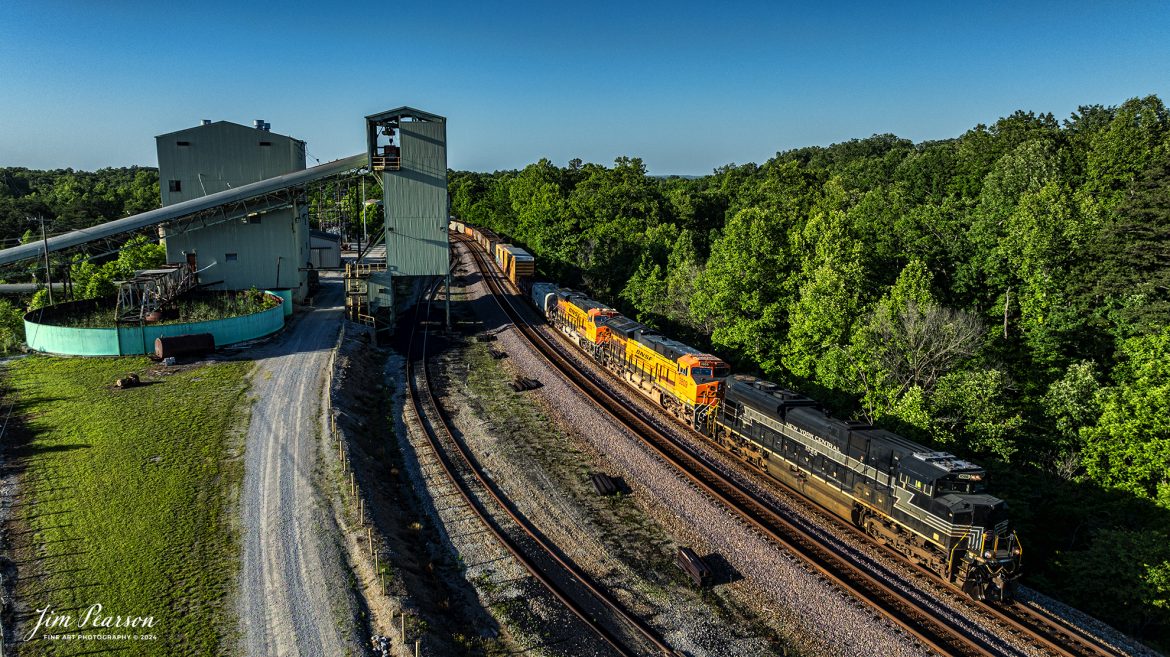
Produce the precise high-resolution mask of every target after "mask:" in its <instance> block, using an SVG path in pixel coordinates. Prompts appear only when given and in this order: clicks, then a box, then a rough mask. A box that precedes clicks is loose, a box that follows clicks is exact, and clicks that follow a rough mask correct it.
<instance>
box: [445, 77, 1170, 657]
mask: <svg viewBox="0 0 1170 657" xmlns="http://www.w3.org/2000/svg"><path fill="white" fill-rule="evenodd" d="M450 191H451V200H452V208H453V212H454V214H455V215H456V216H458V217H459V218H461V219H463V220H465V221H467V222H469V223H472V224H476V225H482V226H488V227H490V228H492V229H494V230H496V231H498V232H500V233H501V234H504V235H506V236H508V237H509V238H510V239H511V240H512V241H514V242H516V243H518V244H521V245H523V246H525V247H527V248H528V249H530V250H531V251H532V252H533V253H535V255H536V256H537V259H538V262H539V263H540V269H541V270H542V273H543V274H544V275H545V276H546V277H548V278H550V279H552V280H557V281H560V282H562V283H565V284H570V285H574V286H580V287H583V288H585V289H586V290H588V291H589V292H591V293H592V294H593V295H594V296H596V297H597V298H599V299H601V300H603V301H606V302H608V303H610V304H613V305H615V306H617V307H619V308H620V309H622V310H623V311H625V312H627V313H628V314H630V315H632V316H635V317H636V318H638V319H639V320H641V321H643V322H646V323H649V324H652V325H655V326H657V327H658V328H660V329H662V330H664V331H666V332H668V333H671V334H673V335H676V336H678V337H681V338H684V339H686V340H690V341H692V342H694V343H695V344H696V346H702V347H704V348H710V349H712V350H714V352H715V353H717V354H719V355H721V356H722V357H724V358H726V359H727V360H729V361H730V362H732V363H733V364H734V365H735V367H736V368H737V369H738V370H740V371H746V372H757V373H760V374H762V375H764V376H766V377H767V378H769V379H772V380H775V381H778V382H782V383H784V384H787V385H789V386H792V387H794V388H796V389H797V390H800V391H803V392H805V393H807V394H810V395H812V396H815V397H817V398H819V399H822V400H825V401H826V402H827V403H828V404H829V405H831V406H832V407H833V408H834V409H835V410H837V411H838V412H839V413H842V414H844V415H847V416H856V417H859V418H864V419H865V420H868V421H871V422H874V423H876V424H878V425H880V426H884V427H888V428H891V429H894V430H896V431H899V432H901V433H903V434H905V435H907V436H910V437H913V438H915V439H917V440H920V441H923V442H925V443H927V444H931V445H934V446H936V447H938V448H941V449H946V450H950V451H953V452H956V453H959V454H961V455H966V456H971V457H975V458H977V459H978V460H980V461H981V462H983V463H985V464H987V465H988V467H989V469H990V470H991V471H992V473H993V474H992V476H993V479H992V488H993V489H994V490H995V491H996V492H998V493H999V494H1000V495H1001V496H1003V497H1005V498H1006V499H1008V500H1009V502H1010V504H1011V505H1012V509H1013V514H1014V516H1015V518H1016V520H1017V524H1018V529H1019V531H1020V534H1021V536H1022V538H1023V541H1024V546H1025V566H1026V568H1027V569H1028V575H1027V578H1026V581H1027V582H1028V583H1030V584H1031V585H1033V586H1035V587H1036V588H1039V589H1041V590H1043V591H1047V592H1049V593H1052V594H1054V595H1056V596H1058V597H1060V598H1062V599H1063V600H1065V601H1067V602H1069V603H1071V604H1073V605H1075V606H1078V607H1080V608H1082V609H1085V610H1086V611H1089V612H1091V613H1093V614H1095V615H1097V616H1099V617H1101V618H1103V619H1105V620H1107V621H1109V622H1111V623H1113V624H1114V625H1116V626H1118V627H1120V628H1122V629H1124V630H1126V631H1129V632H1132V633H1136V634H1138V635H1139V636H1143V637H1145V638H1147V639H1149V640H1152V641H1155V642H1157V643H1159V644H1160V645H1161V646H1163V647H1165V646H1167V645H1170V642H1168V641H1167V640H1166V637H1165V633H1166V632H1167V631H1168V629H1170V113H1168V112H1167V109H1166V107H1165V106H1164V105H1163V103H1162V102H1161V100H1159V99H1158V98H1156V97H1153V96H1151V97H1147V98H1139V99H1133V100H1130V101H1128V102H1126V103H1124V104H1122V105H1121V106H1119V107H1102V106H1087V107H1081V108H1079V109H1078V111H1077V112H1075V113H1074V114H1073V115H1072V116H1070V117H1069V118H1067V119H1064V120H1063V121H1060V120H1057V119H1056V118H1055V117H1054V116H1053V115H1052V114H1036V113H1033V112H1024V111H1020V112H1016V113H1015V114H1012V115H1011V116H1008V117H1005V118H1002V119H1000V120H998V121H996V122H995V123H993V124H991V125H978V126H975V127H974V128H972V129H971V130H969V131H967V132H966V133H965V134H963V135H962V136H960V137H958V138H956V139H950V140H943V141H935V142H926V143H921V144H914V143H911V142H910V141H907V140H905V139H899V138H897V137H895V136H893V135H875V136H873V137H870V138H868V139H856V140H852V141H849V142H846V143H841V144H835V145H832V146H829V147H824V148H822V147H810V148H801V149H797V150H791V151H786V152H781V153H777V155H776V156H775V157H774V158H772V159H771V160H769V161H767V162H765V163H763V164H761V165H757V164H746V165H739V166H737V165H728V166H725V167H722V168H720V169H718V170H716V171H715V172H714V173H713V174H712V175H709V176H705V177H701V178H697V179H683V178H678V177H672V178H656V177H652V176H648V175H647V174H646V169H645V167H644V165H643V164H642V162H641V161H640V160H638V159H632V158H619V159H617V160H616V162H615V163H614V165H613V166H612V167H605V166H600V165H597V164H583V163H582V162H581V161H579V160H574V161H572V162H570V163H569V164H568V166H567V167H564V168H562V167H557V166H555V165H553V164H552V163H550V162H549V161H547V160H542V161H540V162H538V163H536V164H532V165H530V166H528V167H526V168H524V169H523V170H521V171H499V172H496V173H493V174H483V173H472V172H455V173H453V174H452V175H451V177H450Z"/></svg>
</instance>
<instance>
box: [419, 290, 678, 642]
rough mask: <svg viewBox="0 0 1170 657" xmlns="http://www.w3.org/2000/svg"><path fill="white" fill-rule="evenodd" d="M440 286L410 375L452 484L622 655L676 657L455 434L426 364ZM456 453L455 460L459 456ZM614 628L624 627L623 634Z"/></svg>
mask: <svg viewBox="0 0 1170 657" xmlns="http://www.w3.org/2000/svg"><path fill="white" fill-rule="evenodd" d="M439 283H440V281H436V282H435V284H434V286H433V287H432V288H431V290H430V291H429V292H428V294H427V295H426V297H425V300H424V302H423V303H424V304H425V308H424V309H422V312H423V313H425V319H422V320H421V321H419V318H417V317H416V321H415V322H414V326H413V328H412V330H411V337H410V343H409V344H410V346H409V347H408V349H407V359H406V368H405V370H406V380H407V388H408V390H407V393H408V394H407V408H408V412H410V413H411V414H412V415H413V416H414V419H415V421H416V422H417V424H418V426H419V427H421V428H422V429H423V432H424V433H425V434H426V439H427V442H428V444H429V445H430V448H431V450H432V451H433V452H434V453H435V455H436V457H437V459H438V461H439V464H440V466H441V468H442V470H443V472H444V474H445V475H446V477H447V479H448V480H449V481H450V482H451V483H452V485H454V486H455V488H456V489H457V490H458V491H459V494H460V496H461V497H462V498H463V500H464V502H466V504H467V506H468V507H469V508H471V509H472V511H473V512H474V513H475V514H476V516H477V517H478V518H479V519H480V521H481V522H482V523H483V525H484V526H485V527H486V528H487V529H488V531H489V532H491V534H492V535H493V536H494V537H495V538H496V540H497V541H498V542H499V543H500V544H501V545H502V546H503V547H504V548H505V549H506V550H507V551H508V552H509V553H510V554H511V555H512V556H513V557H514V558H515V559H516V561H517V562H518V563H519V564H520V565H521V566H522V567H523V568H524V569H525V570H527V571H528V572H529V574H531V575H532V576H533V577H534V578H535V579H536V580H537V581H538V582H540V583H541V585H543V586H544V587H545V588H546V589H547V590H548V591H549V592H550V593H551V594H552V595H553V596H554V597H555V598H557V599H558V600H560V601H561V603H563V604H564V605H565V607H566V608H567V609H568V610H569V611H570V612H572V613H573V614H574V615H575V616H577V618H579V619H580V620H581V621H582V622H583V623H584V624H585V625H586V626H587V627H588V628H589V629H590V630H591V631H593V633H594V634H596V635H597V636H598V638H600V639H601V640H602V641H603V642H605V643H606V644H608V645H609V646H610V648H612V649H613V650H614V652H615V653H616V654H618V655H621V656H622V657H638V656H641V655H647V654H658V655H676V654H677V653H675V652H674V651H673V650H672V649H671V647H670V646H669V645H668V644H667V643H666V642H665V640H663V638H662V637H661V636H660V635H659V634H658V633H657V632H656V631H654V629H653V628H651V627H649V626H648V625H647V624H646V623H645V622H644V621H643V620H642V619H640V618H638V617H637V616H636V615H634V614H632V613H631V612H629V611H628V610H627V609H625V608H624V607H623V606H622V605H621V604H620V603H619V602H617V600H615V599H614V598H613V597H612V596H611V595H610V594H609V592H608V591H606V590H605V589H604V588H602V587H601V586H599V585H598V584H597V583H596V582H594V581H593V580H592V579H591V578H590V577H589V576H588V575H587V574H586V573H585V572H584V571H582V570H581V569H580V568H579V567H578V566H577V565H576V564H574V563H573V562H572V561H571V560H569V559H568V558H567V557H565V556H564V555H563V554H562V552H561V551H560V550H559V549H558V548H557V547H556V546H554V545H551V544H550V543H549V542H548V541H547V540H546V539H545V538H544V536H543V535H542V534H541V533H540V532H539V531H538V530H537V529H536V528H535V527H533V526H532V525H531V523H529V521H528V520H527V519H526V518H525V517H524V516H523V515H522V514H521V513H520V512H519V511H517V510H516V508H515V507H514V506H513V505H512V504H511V503H510V502H509V501H508V499H507V498H506V496H505V495H504V494H503V493H502V492H501V491H500V490H499V489H498V488H497V487H496V485H495V484H494V483H493V482H492V481H491V480H490V478H488V477H487V476H486V475H485V474H484V472H483V470H482V468H481V467H480V465H479V462H478V461H477V460H476V459H475V457H474V455H472V454H471V453H470V451H469V450H468V449H467V446H466V445H465V444H464V443H463V442H462V441H461V440H460V439H459V438H458V437H457V434H456V432H454V431H452V429H451V424H450V420H449V417H448V415H447V413H446V411H445V410H444V409H443V407H442V406H441V405H440V404H439V402H438V399H437V398H436V397H435V394H434V390H433V388H432V382H431V378H430V376H429V372H428V366H427V341H428V337H429V334H430V326H431V322H430V305H431V300H432V299H433V297H434V294H435V292H436V291H437V290H438V288H439ZM420 327H421V332H420V330H419V329H420ZM453 455H454V457H455V458H452V456H453ZM456 459H457V460H458V461H456ZM476 490H478V491H480V492H481V493H483V494H484V495H485V496H486V497H487V498H489V499H490V500H491V501H492V502H494V504H495V506H496V507H497V508H498V509H499V511H500V512H502V513H503V514H504V515H505V516H506V517H507V518H508V519H509V520H510V521H511V523H512V528H513V530H518V531H519V532H520V540H517V538H515V537H513V536H512V534H511V533H510V532H509V531H508V530H507V528H505V527H503V526H501V524H500V523H499V522H498V521H497V519H496V515H495V514H493V513H492V512H491V511H490V510H489V509H488V508H486V507H485V505H484V504H482V503H481V502H480V498H479V496H478V495H477V494H476ZM533 552H535V553H536V554H533ZM603 615H608V616H609V618H604V617H603ZM615 626H620V629H619V628H618V627H615Z"/></svg>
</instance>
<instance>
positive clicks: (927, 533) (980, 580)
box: [460, 226, 1022, 600]
mask: <svg viewBox="0 0 1170 657" xmlns="http://www.w3.org/2000/svg"><path fill="white" fill-rule="evenodd" d="M460 227H462V228H463V229H464V232H468V234H470V235H471V236H472V237H473V238H475V239H476V241H477V242H479V243H480V244H481V246H484V247H485V250H488V252H489V253H490V252H491V248H492V247H493V246H494V243H492V242H493V239H494V240H498V239H499V238H498V237H496V236H495V235H494V234H490V236H489V237H487V242H488V244H486V245H485V237H484V235H483V234H481V233H480V232H479V229H476V228H474V227H471V226H466V227H463V226H460ZM485 232H486V231H485ZM509 278H510V279H511V280H512V282H513V283H514V284H516V285H517V287H518V288H521V287H527V288H528V291H529V295H530V298H531V300H532V302H533V303H534V304H535V305H536V307H537V308H538V309H539V310H540V312H541V313H542V314H543V315H544V316H545V317H546V318H547V319H548V321H549V323H550V324H552V325H553V326H554V327H556V328H557V329H558V330H560V331H561V332H562V333H563V334H564V335H565V336H566V337H568V339H569V340H570V341H571V342H572V343H573V344H574V345H576V346H577V347H578V348H579V349H580V350H581V351H583V352H584V353H585V354H587V355H588V356H589V357H590V358H592V359H593V360H595V361H596V362H598V363H600V364H601V365H602V366H604V367H605V368H606V369H608V370H609V371H610V372H612V373H613V374H614V375H616V376H617V377H619V378H620V379H621V380H622V381H623V382H624V383H626V384H627V385H629V386H631V387H632V388H634V389H636V390H638V391H639V392H641V393H642V394H643V395H645V396H646V397H648V398H650V399H651V400H653V401H654V402H655V403H656V404H658V405H659V406H661V407H662V408H663V409H665V410H666V411H668V412H669V413H670V414H671V415H672V416H673V417H675V418H676V419H677V420H679V421H680V422H682V423H684V424H686V425H687V426H689V427H691V428H692V429H694V430H695V431H697V432H699V433H701V434H702V435H703V436H705V437H706V438H707V439H709V440H711V441H712V442H714V443H715V444H717V445H719V446H721V447H723V448H725V449H726V450H727V451H729V452H730V453H732V454H733V455H735V456H736V457H738V458H740V459H741V460H743V461H745V462H747V463H748V464H750V465H752V466H754V467H756V468H758V469H759V470H761V471H763V472H766V473H767V474H768V475H770V476H772V477H773V478H775V479H777V480H779V481H781V482H783V483H785V484H787V485H788V486H789V487H791V488H793V489H795V490H797V491H799V492H800V493H802V494H803V495H805V496H806V497H808V498H810V499H812V500H813V501H815V502H817V503H818V504H820V505H821V506H822V507H824V508H826V509H828V510H829V511H831V512H832V513H834V514H836V515H838V516H839V517H841V518H843V519H845V520H847V521H849V522H851V523H852V524H854V525H856V526H857V527H859V528H861V529H862V530H863V531H865V533H866V534H868V535H870V536H871V537H873V538H874V539H875V540H877V541H879V542H882V543H885V544H887V545H889V546H891V547H892V548H894V549H895V550H897V551H898V552H900V553H902V554H903V555H904V556H905V557H906V558H908V559H911V560H913V561H916V562H918V563H921V564H923V565H924V566H926V567H928V568H930V569H931V570H933V571H934V572H935V573H937V574H938V575H939V577H941V578H942V579H944V580H945V581H947V582H950V583H952V584H954V585H955V586H957V587H959V588H961V589H962V590H963V591H964V592H966V593H967V594H968V595H970V596H971V597H973V598H976V599H980V600H1006V599H1009V598H1010V597H1011V596H1012V592H1013V589H1014V586H1015V583H1016V580H1017V579H1018V578H1019V576H1020V562H1021V556H1022V548H1021V545H1020V542H1019V539H1018V538H1017V537H1016V534H1015V532H1014V530H1013V529H1012V527H1011V522H1010V520H1009V518H1008V514H1007V505H1006V503H1005V502H1004V501H1003V500H1001V499H999V498H997V497H994V496H992V495H989V494H988V493H987V492H986V485H987V471H986V470H985V469H984V468H982V467H980V466H978V465H976V464H974V463H971V462H969V461H966V460H963V459H960V458H957V457H955V456H954V455H952V454H949V453H946V452H940V451H935V450H932V449H929V448H927V447H925V446H923V445H920V444H918V443H915V442H913V441H910V440H907V439H906V438H904V437H902V436H899V435H897V434H895V433H892V432H890V431H886V430H883V429H878V428H875V427H873V426H870V425H868V424H864V423H859V422H852V421H847V420H842V419H839V418H835V417H833V416H832V415H831V414H829V413H828V412H827V411H826V410H825V409H824V407H823V406H821V405H820V404H819V403H818V402H816V401H815V400H813V399H810V398H808V397H805V396H802V395H800V394H797V393H795V392H792V391H789V390H785V389H783V388H781V387H780V386H777V385H776V384H774V383H771V382H768V381H764V380H762V379H758V378H755V377H752V376H747V375H743V374H735V375H732V374H731V371H730V368H729V367H728V365H727V363H725V362H723V361H722V360H720V359H719V358H718V357H716V356H713V355H711V354H706V353H703V352H702V351H700V350H698V349H695V348H693V347H690V346H687V345H685V344H683V343H681V342H678V341H676V340H672V339H670V338H668V337H665V336H663V335H660V334H659V333H658V332H657V331H655V330H653V329H651V328H650V327H647V326H646V325H644V324H641V323H639V322H636V321H634V320H632V319H630V318H628V317H625V316H623V315H621V314H620V313H619V312H618V311H617V310H615V309H613V308H611V307H609V306H606V305H605V304H603V303H599V302H597V301H595V300H593V299H590V298H589V297H587V296H586V295H584V294H581V293H580V292H575V291H573V290H569V289H566V288H561V287H558V286H556V285H554V284H551V283H531V284H529V282H528V281H517V280H516V279H515V277H514V276H509Z"/></svg>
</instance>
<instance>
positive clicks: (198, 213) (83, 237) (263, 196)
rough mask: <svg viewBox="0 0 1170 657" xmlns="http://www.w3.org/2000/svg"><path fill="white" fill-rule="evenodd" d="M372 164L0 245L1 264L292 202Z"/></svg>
mask: <svg viewBox="0 0 1170 657" xmlns="http://www.w3.org/2000/svg"><path fill="white" fill-rule="evenodd" d="M368 164H369V157H368V155H367V154H366V153H361V154H360V155H353V156H350V157H347V158H343V159H340V160H334V161H333V162H327V163H325V164H321V165H318V166H315V167H310V168H308V169H304V170H301V171H294V172H293V173H288V174H285V175H283V176H276V177H275V178H268V179H267V180H261V181H259V182H254V183H251V184H248V185H243V186H240V187H236V188H235V189H229V190H226V191H222V192H216V193H214V194H208V195H207V196H202V197H199V198H196V199H191V200H189V201H183V202H181V203H176V204H174V205H168V206H166V207H162V208H158V209H157V210H151V211H149V212H143V213H141V214H136V215H133V216H130V217H125V218H123V219H115V220H114V221H108V222H106V223H104V224H98V225H97V226H91V227H89V228H82V229H81V230H75V231H72V232H69V233H65V234H63V235H58V236H56V237H50V238H49V239H48V244H47V246H46V244H45V242H41V241H36V242H30V243H28V244H21V245H20V246H14V247H12V248H9V249H3V250H0V266H2V265H8V264H12V263H14V262H20V261H21V260H32V259H34V258H40V257H43V256H44V254H45V250H46V248H47V249H48V250H49V251H50V252H52V251H61V250H63V249H68V248H72V247H75V246H80V245H82V244H86V243H89V242H94V241H97V240H101V239H106V238H110V237H114V236H115V235H120V234H122V233H129V232H133V231H136V230H140V229H142V228H148V227H150V226H157V225H159V224H170V226H168V232H171V231H177V232H181V231H184V230H194V229H197V228H202V227H205V226H211V225H214V224H217V223H220V222H223V221H230V220H232V219H238V218H239V217H241V216H243V215H245V214H248V213H250V212H258V211H261V210H270V209H273V208H276V207H280V206H283V205H287V204H289V203H291V199H290V198H289V193H290V192H291V191H292V190H296V189H298V188H300V187H304V186H305V185H306V184H308V183H310V182H313V181H315V180H321V179H322V178H329V177H330V176H336V175H340V174H343V173H346V172H347V171H353V170H356V169H361V168H363V167H365V166H367V165H368Z"/></svg>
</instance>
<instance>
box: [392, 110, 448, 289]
mask: <svg viewBox="0 0 1170 657" xmlns="http://www.w3.org/2000/svg"><path fill="white" fill-rule="evenodd" d="M398 132H399V135H400V136H401V137H400V141H399V144H400V145H401V147H402V168H401V169H400V170H399V171H384V172H382V181H383V189H384V190H385V198H384V201H383V202H384V203H385V209H386V210H385V211H386V265H387V269H388V270H389V271H390V272H392V273H393V274H394V275H395V276H432V275H434V276H437V275H442V274H445V273H447V266H448V265H447V262H448V253H449V249H450V244H449V243H448V241H447V125H446V123H443V122H437V121H436V122H424V121H414V122H411V121H404V122H402V123H400V124H399V128H398Z"/></svg>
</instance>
